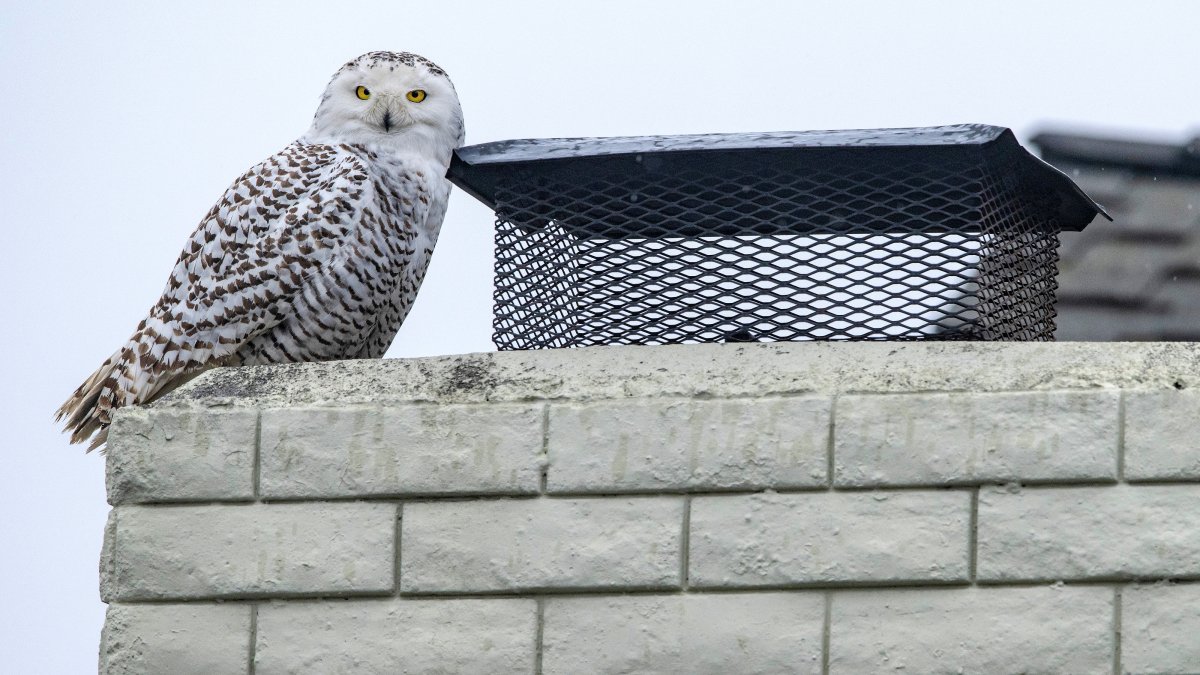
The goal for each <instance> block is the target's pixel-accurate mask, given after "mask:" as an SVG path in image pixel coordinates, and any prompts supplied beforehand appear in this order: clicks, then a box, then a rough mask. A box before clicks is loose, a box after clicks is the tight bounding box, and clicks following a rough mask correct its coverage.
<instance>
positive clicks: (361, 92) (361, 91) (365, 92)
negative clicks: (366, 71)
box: [354, 84, 371, 101]
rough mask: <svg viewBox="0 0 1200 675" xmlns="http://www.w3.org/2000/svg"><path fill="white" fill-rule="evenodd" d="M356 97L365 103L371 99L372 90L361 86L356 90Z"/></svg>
mask: <svg viewBox="0 0 1200 675" xmlns="http://www.w3.org/2000/svg"><path fill="white" fill-rule="evenodd" d="M354 95H355V96H357V97H359V98H361V99H362V100H364V101H365V100H367V99H369V98H371V90H370V89H367V88H366V87H364V86H362V85H361V84H360V85H358V87H356V88H355V89H354Z"/></svg>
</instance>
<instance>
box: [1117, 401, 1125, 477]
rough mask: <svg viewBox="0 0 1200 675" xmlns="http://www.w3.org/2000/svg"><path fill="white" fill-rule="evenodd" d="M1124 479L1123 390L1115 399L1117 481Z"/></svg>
mask: <svg viewBox="0 0 1200 675" xmlns="http://www.w3.org/2000/svg"><path fill="white" fill-rule="evenodd" d="M1124 481H1125V390H1124V389H1122V390H1121V395H1120V397H1119V398H1118V399H1117V482H1124Z"/></svg>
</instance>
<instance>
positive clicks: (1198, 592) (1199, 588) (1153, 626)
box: [1121, 584, 1200, 673]
mask: <svg viewBox="0 0 1200 675" xmlns="http://www.w3.org/2000/svg"><path fill="white" fill-rule="evenodd" d="M1198 636H1200V585H1196V584H1186V585H1178V584H1174V585H1168V584H1155V585H1153V586H1127V587H1125V589H1124V590H1123V591H1121V667H1122V670H1121V672H1123V673H1195V672H1198V671H1200V639H1198Z"/></svg>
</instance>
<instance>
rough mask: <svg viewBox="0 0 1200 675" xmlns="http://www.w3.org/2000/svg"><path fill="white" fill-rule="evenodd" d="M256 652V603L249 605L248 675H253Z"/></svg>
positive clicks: (255, 667)
mask: <svg viewBox="0 0 1200 675" xmlns="http://www.w3.org/2000/svg"><path fill="white" fill-rule="evenodd" d="M257 650H258V603H257V602H256V603H254V604H252V605H250V662H249V664H248V666H247V672H248V673H249V675H254V673H255V670H256V669H257V666H256V665H255V663H254V654H255V652H256V651H257Z"/></svg>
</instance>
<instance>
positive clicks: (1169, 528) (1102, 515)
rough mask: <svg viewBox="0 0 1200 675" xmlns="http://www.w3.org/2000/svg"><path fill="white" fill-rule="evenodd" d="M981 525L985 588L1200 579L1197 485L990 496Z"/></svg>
mask: <svg viewBox="0 0 1200 675" xmlns="http://www.w3.org/2000/svg"><path fill="white" fill-rule="evenodd" d="M978 517H979V525H978V537H979V544H978V556H979V561H978V577H979V578H980V579H982V580H990V581H1019V580H1032V581H1055V580H1060V579H1061V580H1084V579H1109V578H1150V579H1157V578H1165V577H1186V576H1197V575H1200V485H1138V486H1130V485H1114V486H1111V487H1080V488H1028V489H1024V490H1007V489H1001V488H985V489H983V490H982V491H981V492H980V495H979V516H978Z"/></svg>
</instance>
